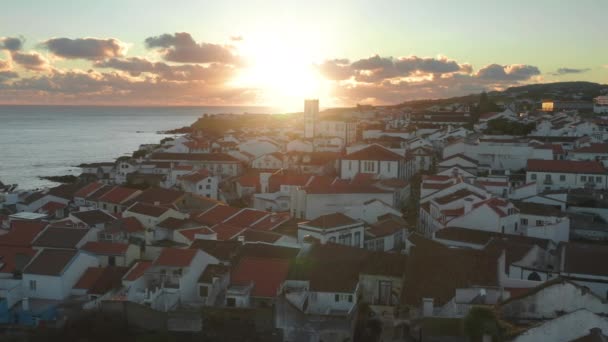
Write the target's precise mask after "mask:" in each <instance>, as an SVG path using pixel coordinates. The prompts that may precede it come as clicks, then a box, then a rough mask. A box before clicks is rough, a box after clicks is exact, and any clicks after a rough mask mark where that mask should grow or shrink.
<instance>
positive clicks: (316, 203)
mask: <svg viewBox="0 0 608 342" xmlns="http://www.w3.org/2000/svg"><path fill="white" fill-rule="evenodd" d="M291 198H292V200H291V210H292V212H293V211H294V210H295V211H296V212H295V216H296V217H298V218H305V219H308V220H312V219H315V218H317V217H319V216H321V215H325V214H331V213H336V212H343V211H344V208H345V207H351V206H358V205H362V204H363V203H365V202H367V201H369V200H372V199H379V200H381V201H383V202H385V203H388V204H391V205H392V204H393V203H394V198H393V193H390V192H388V193H372V194H366V193H346V194H306V192H305V191H303V190H299V191H295V192H294V193H292V195H291ZM302 213H303V214H304V215H301V214H302Z"/></svg>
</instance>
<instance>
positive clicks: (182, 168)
mask: <svg viewBox="0 0 608 342" xmlns="http://www.w3.org/2000/svg"><path fill="white" fill-rule="evenodd" d="M173 170H177V171H192V170H194V166H192V165H176V166H174V167H173Z"/></svg>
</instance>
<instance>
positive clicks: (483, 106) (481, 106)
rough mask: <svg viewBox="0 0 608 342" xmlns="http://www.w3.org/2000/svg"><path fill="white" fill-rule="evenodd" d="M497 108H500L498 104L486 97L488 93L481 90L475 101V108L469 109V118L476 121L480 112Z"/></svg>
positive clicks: (487, 111)
mask: <svg viewBox="0 0 608 342" xmlns="http://www.w3.org/2000/svg"><path fill="white" fill-rule="evenodd" d="M499 110H500V108H499V107H498V105H497V104H496V103H494V102H493V101H491V100H490V98H489V97H488V93H486V92H485V91H483V92H482V93H481V94H480V95H479V102H478V103H477V106H475V108H473V110H472V111H471V119H472V121H473V123H476V122H477V121H479V117H480V116H481V114H485V113H490V112H497V111H499Z"/></svg>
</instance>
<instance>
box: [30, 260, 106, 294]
mask: <svg viewBox="0 0 608 342" xmlns="http://www.w3.org/2000/svg"><path fill="white" fill-rule="evenodd" d="M96 266H99V262H98V260H97V258H96V257H95V256H93V255H90V254H87V253H84V252H80V253H78V254H77V255H76V256H75V257H74V259H73V260H72V262H71V264H69V265H68V266H67V267H66V269H65V270H64V273H63V274H62V275H59V276H47V275H38V274H27V273H24V274H23V289H24V293H25V295H26V296H27V297H30V298H41V299H56V300H63V299H65V298H67V297H68V296H69V295H70V291H71V290H72V287H74V285H75V284H76V282H78V279H80V277H81V276H82V275H83V274H84V272H85V271H86V269H87V268H89V267H96ZM31 280H33V281H36V289H35V290H31V289H30V281H31Z"/></svg>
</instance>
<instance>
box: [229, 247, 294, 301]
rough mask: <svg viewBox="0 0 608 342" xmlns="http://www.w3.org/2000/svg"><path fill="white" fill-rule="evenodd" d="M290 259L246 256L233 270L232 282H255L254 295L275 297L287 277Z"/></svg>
mask: <svg viewBox="0 0 608 342" xmlns="http://www.w3.org/2000/svg"><path fill="white" fill-rule="evenodd" d="M288 271H289V261H288V260H285V259H266V258H255V257H244V258H242V259H241V261H240V262H239V264H238V265H237V267H236V268H235V269H234V270H233V271H232V274H231V282H232V284H235V285H248V284H250V283H254V287H253V292H252V296H254V297H265V298H273V297H276V296H277V292H278V290H279V287H280V286H281V284H282V283H283V281H285V279H287V273H288Z"/></svg>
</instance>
